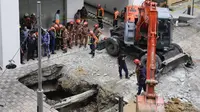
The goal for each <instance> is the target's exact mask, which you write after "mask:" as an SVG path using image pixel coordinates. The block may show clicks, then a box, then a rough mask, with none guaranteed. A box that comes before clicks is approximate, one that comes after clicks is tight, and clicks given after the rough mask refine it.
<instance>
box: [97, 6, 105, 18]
mask: <svg viewBox="0 0 200 112" xmlns="http://www.w3.org/2000/svg"><path fill="white" fill-rule="evenodd" d="M103 16H104V9H103V8H99V9H97V17H103Z"/></svg>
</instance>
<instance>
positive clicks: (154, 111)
mask: <svg viewBox="0 0 200 112" xmlns="http://www.w3.org/2000/svg"><path fill="white" fill-rule="evenodd" d="M156 5H157V4H156V3H155V2H152V1H151V0H145V2H144V3H143V4H142V6H141V7H139V17H138V22H137V25H136V38H135V39H136V41H137V40H139V39H140V38H141V35H140V29H141V28H145V27H146V29H147V40H148V41H147V42H148V43H147V65H146V93H145V94H144V95H140V96H137V98H136V101H137V112H165V110H164V100H163V98H161V97H158V96H157V95H156V93H155V90H154V86H155V85H156V84H157V83H158V82H157V81H156V80H155V70H156V44H157V31H158V30H157V27H158V11H157V9H156V7H157V6H156Z"/></svg>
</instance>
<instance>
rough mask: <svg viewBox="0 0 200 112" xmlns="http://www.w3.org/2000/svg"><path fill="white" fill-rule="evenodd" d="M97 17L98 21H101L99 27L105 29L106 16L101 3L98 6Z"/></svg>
mask: <svg viewBox="0 0 200 112" xmlns="http://www.w3.org/2000/svg"><path fill="white" fill-rule="evenodd" d="M96 16H97V19H98V23H99V27H100V28H101V29H103V17H104V9H103V8H102V7H101V5H100V4H98V6H97V14H96Z"/></svg>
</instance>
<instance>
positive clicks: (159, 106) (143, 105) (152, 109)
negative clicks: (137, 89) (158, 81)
mask: <svg viewBox="0 0 200 112" xmlns="http://www.w3.org/2000/svg"><path fill="white" fill-rule="evenodd" d="M136 102H137V103H136V112H165V108H164V100H163V98H161V97H157V98H156V99H146V96H145V95H140V96H137V98H136Z"/></svg>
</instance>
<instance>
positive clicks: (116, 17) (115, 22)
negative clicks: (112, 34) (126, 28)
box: [113, 7, 119, 27]
mask: <svg viewBox="0 0 200 112" xmlns="http://www.w3.org/2000/svg"><path fill="white" fill-rule="evenodd" d="M118 18H119V11H118V10H117V8H116V7H115V8H114V17H113V27H117V25H118Z"/></svg>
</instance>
